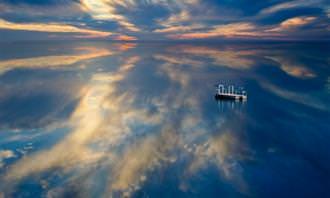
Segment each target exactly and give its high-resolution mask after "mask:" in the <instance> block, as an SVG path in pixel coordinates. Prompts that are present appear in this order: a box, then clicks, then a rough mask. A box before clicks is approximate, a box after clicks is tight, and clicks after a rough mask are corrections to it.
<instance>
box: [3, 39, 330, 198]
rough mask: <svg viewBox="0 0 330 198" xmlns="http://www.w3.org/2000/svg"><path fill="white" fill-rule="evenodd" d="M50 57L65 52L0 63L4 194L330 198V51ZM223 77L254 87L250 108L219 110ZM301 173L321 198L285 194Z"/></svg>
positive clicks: (86, 50)
mask: <svg viewBox="0 0 330 198" xmlns="http://www.w3.org/2000/svg"><path fill="white" fill-rule="evenodd" d="M25 45H27V44H25ZM273 45H275V44H273ZM45 47H46V48H47V49H49V48H51V49H59V48H60V49H63V50H60V52H61V53H62V54H61V53H60V54H56V53H58V52H59V51H57V50H55V51H54V50H52V51H51V52H49V53H50V54H46V55H36V54H38V52H34V57H24V58H20V57H15V58H12V59H9V60H8V58H7V59H6V60H0V68H1V76H0V93H1V94H0V109H1V112H3V113H0V127H1V128H0V130H1V133H0V138H1V140H0V174H1V179H0V180H1V181H0V182H1V185H0V192H2V194H3V195H6V196H7V195H8V196H21V195H24V196H27V197H32V196H39V195H40V196H51V197H54V196H55V197H62V196H81V197H99V196H104V197H109V196H114V197H121V196H128V197H144V196H151V197H155V196H157V195H159V194H163V195H164V196H165V197H169V196H174V197H175V196H177V197H182V196H183V197H191V196H193V197H200V196H205V197H215V196H217V195H219V194H223V195H224V196H234V197H237V196H257V197H258V196H260V197H263V196H265V195H267V194H269V193H270V192H273V191H276V192H277V194H276V193H275V195H274V196H280V195H284V194H287V193H288V192H289V193H291V194H292V196H295V195H306V193H307V194H308V193H312V192H313V193H314V194H315V193H316V194H318V193H323V194H324V193H328V192H327V190H326V185H327V184H328V183H327V182H329V180H328V177H327V176H326V174H327V173H329V171H330V170H329V168H328V166H327V164H328V163H329V162H330V159H329V157H327V156H330V155H328V154H329V152H328V151H329V149H328V148H329V146H328V144H327V143H326V142H325V141H324V139H326V138H327V137H328V138H329V135H328V134H327V133H326V131H328V129H329V125H328V124H327V123H326V122H325V120H327V119H328V118H330V116H329V105H330V104H329V101H328V100H327V97H328V94H327V92H326V91H325V89H324V86H327V85H326V84H327V83H328V74H329V68H328V67H327V66H328V63H327V60H326V58H325V57H326V55H324V53H322V51H324V49H323V47H324V46H322V45H321V46H314V48H313V49H311V50H312V51H313V52H315V51H317V52H318V53H317V55H315V54H314V55H313V53H310V52H309V51H308V50H306V51H305V50H302V47H301V46H300V45H298V44H295V45H293V44H292V45H283V46H281V45H279V46H278V45H277V46H276V47H275V48H274V46H268V45H263V44H258V45H252V44H246V45H239V46H238V45H234V44H226V45H224V44H223V45H219V46H216V45H191V44H180V45H174V44H173V45H165V44H140V45H132V44H111V43H110V44H104V43H103V44H101V43H97V42H95V43H70V44H47V45H46V46H45ZM63 51H64V52H65V54H63ZM289 51H290V53H288V52H289ZM54 53H55V54H54ZM40 54H42V53H41V52H40ZM8 56H9V55H8ZM13 57H14V56H13ZM289 60H290V61H289ZM313 62H317V65H314V64H311V63H313ZM305 63H306V64H305ZM63 66H65V67H63ZM17 79H19V80H18V82H17ZM219 80H221V81H228V82H236V83H239V84H242V85H245V87H246V88H247V89H248V90H249V93H251V94H250V95H249V100H248V101H246V102H231V101H215V100H214V93H215V90H214V86H213V85H214V84H215V83H217V82H219ZM311 126H313V127H311ZM315 128H317V130H315ZM298 131H299V133H298ZM292 132H294V133H292ZM310 133H313V136H310V135H309V134H310ZM298 140H299V141H298ZM315 144H317V145H318V147H315ZM287 163H294V164H295V165H296V166H295V167H291V166H288V165H287ZM274 171H277V172H274ZM275 173H278V174H275ZM319 173H325V176H322V177H318V178H315V177H314V175H315V174H319ZM301 174H304V175H305V177H306V178H309V179H308V180H306V181H305V183H301V182H300V183H299V182H298V183H297V182H296V183H292V186H293V187H294V188H295V187H296V188H298V187H301V186H304V185H309V186H310V188H309V189H306V190H300V191H294V190H293V191H286V190H285V187H283V186H282V185H281V184H282V183H281V182H282V181H281V177H283V176H284V177H286V178H287V180H288V181H296V180H297V178H298V177H299V176H300V175H301ZM272 182H273V183H272ZM274 184H275V186H274Z"/></svg>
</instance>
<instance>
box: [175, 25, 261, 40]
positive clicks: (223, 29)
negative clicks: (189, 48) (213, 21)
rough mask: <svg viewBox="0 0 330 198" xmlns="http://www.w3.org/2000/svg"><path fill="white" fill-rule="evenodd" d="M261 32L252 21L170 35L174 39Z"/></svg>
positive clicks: (240, 35) (256, 34)
mask: <svg viewBox="0 0 330 198" xmlns="http://www.w3.org/2000/svg"><path fill="white" fill-rule="evenodd" d="M259 35H261V33H258V32H257V31H256V27H255V26H254V25H253V24H251V23H232V24H226V25H218V26H215V27H213V29H211V30H209V31H205V32H192V33H184V34H172V35H169V37H170V38H173V39H207V38H214V37H228V38H232V37H244V36H248V37H249V36H259Z"/></svg>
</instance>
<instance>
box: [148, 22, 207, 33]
mask: <svg viewBox="0 0 330 198" xmlns="http://www.w3.org/2000/svg"><path fill="white" fill-rule="evenodd" d="M204 27H205V26H204V25H199V24H193V25H185V26H183V25H180V26H170V27H166V28H161V29H156V30H154V32H156V33H173V32H174V33H177V32H187V31H193V30H198V29H202V28H204Z"/></svg>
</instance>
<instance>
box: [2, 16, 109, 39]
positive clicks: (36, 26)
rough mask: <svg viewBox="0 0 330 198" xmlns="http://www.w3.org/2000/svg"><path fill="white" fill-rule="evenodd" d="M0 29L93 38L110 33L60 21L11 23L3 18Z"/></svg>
mask: <svg viewBox="0 0 330 198" xmlns="http://www.w3.org/2000/svg"><path fill="white" fill-rule="evenodd" d="M0 29H7V30H21V31H34V32H53V33H77V34H82V35H84V36H87V37H93V38H95V37H107V36H110V35H111V34H112V33H111V32H104V31H98V30H91V29H87V28H80V27H76V26H73V25H67V24H61V23H12V22H9V21H6V20H3V19H0Z"/></svg>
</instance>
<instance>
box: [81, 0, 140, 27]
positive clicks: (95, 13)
mask: <svg viewBox="0 0 330 198" xmlns="http://www.w3.org/2000/svg"><path fill="white" fill-rule="evenodd" d="M80 2H81V5H82V9H83V10H85V11H86V12H87V13H89V14H90V15H91V16H92V17H93V18H94V19H97V20H112V21H115V22H117V23H118V24H119V25H121V26H123V27H124V28H126V29H127V30H129V31H132V32H139V31H140V29H139V28H137V27H136V26H135V25H134V24H133V23H131V22H129V21H128V20H127V18H126V17H125V16H123V15H120V14H118V13H117V6H122V7H126V8H128V7H130V6H132V5H133V4H134V1H127V0H124V1H114V0H99V1H94V0H81V1H80Z"/></svg>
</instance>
